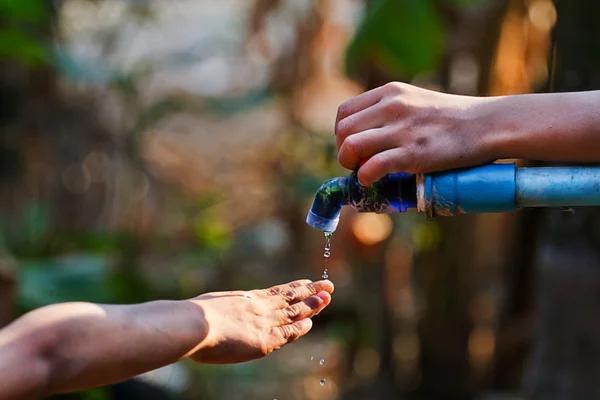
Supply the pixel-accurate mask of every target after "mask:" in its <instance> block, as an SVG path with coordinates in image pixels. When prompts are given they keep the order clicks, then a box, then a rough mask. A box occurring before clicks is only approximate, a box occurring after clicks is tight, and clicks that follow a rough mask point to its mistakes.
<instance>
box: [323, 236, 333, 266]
mask: <svg viewBox="0 0 600 400" xmlns="http://www.w3.org/2000/svg"><path fill="white" fill-rule="evenodd" d="M332 236H333V233H332V232H325V253H324V254H323V256H324V257H325V261H327V259H328V258H329V256H331V237H332Z"/></svg>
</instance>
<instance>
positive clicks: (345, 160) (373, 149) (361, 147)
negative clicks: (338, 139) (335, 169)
mask: <svg viewBox="0 0 600 400" xmlns="http://www.w3.org/2000/svg"><path fill="white" fill-rule="evenodd" d="M397 142H398V140H397V139H396V137H395V135H394V133H393V132H392V131H391V130H390V129H386V128H380V129H371V130H368V131H364V132H361V133H357V134H356V135H352V136H350V137H349V138H347V139H346V140H345V141H344V144H343V145H342V148H341V149H340V152H339V153H338V161H339V163H340V165H341V166H342V167H344V168H347V169H354V168H356V166H357V165H359V163H360V162H361V161H363V160H365V159H368V158H370V157H372V156H374V155H375V154H377V153H380V152H382V151H385V150H389V149H391V148H394V147H396V146H397V144H398V143H397ZM365 163H366V162H365Z"/></svg>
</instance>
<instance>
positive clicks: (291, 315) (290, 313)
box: [284, 306, 300, 321]
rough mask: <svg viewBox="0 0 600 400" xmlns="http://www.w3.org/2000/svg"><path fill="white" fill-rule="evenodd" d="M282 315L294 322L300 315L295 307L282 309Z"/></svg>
mask: <svg viewBox="0 0 600 400" xmlns="http://www.w3.org/2000/svg"><path fill="white" fill-rule="evenodd" d="M284 314H285V317H286V319H287V320H289V321H294V320H295V319H296V318H298V315H300V310H299V309H298V307H296V306H291V307H287V308H285V309H284Z"/></svg>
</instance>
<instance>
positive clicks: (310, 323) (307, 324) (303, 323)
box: [300, 318, 312, 327]
mask: <svg viewBox="0 0 600 400" xmlns="http://www.w3.org/2000/svg"><path fill="white" fill-rule="evenodd" d="M300 323H301V324H302V325H304V326H307V327H311V326H312V320H311V319H309V318H307V319H303V320H302V321H300Z"/></svg>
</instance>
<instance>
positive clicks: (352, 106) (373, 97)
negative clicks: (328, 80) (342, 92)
mask: <svg viewBox="0 0 600 400" xmlns="http://www.w3.org/2000/svg"><path fill="white" fill-rule="evenodd" d="M384 92H385V90H384V87H383V86H382V87H378V88H376V89H372V90H369V91H368V92H365V93H363V94H360V95H358V96H356V97H354V98H353V99H350V100H348V101H346V102H345V103H343V104H342V105H340V106H339V108H338V112H337V116H336V118H335V124H336V125H337V123H338V122H340V121H341V120H343V119H344V118H347V117H349V116H350V115H352V114H355V113H357V112H359V111H361V110H364V109H366V108H369V107H371V106H373V105H375V104H377V103H379V101H380V100H381V98H382V97H383V93H384Z"/></svg>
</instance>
